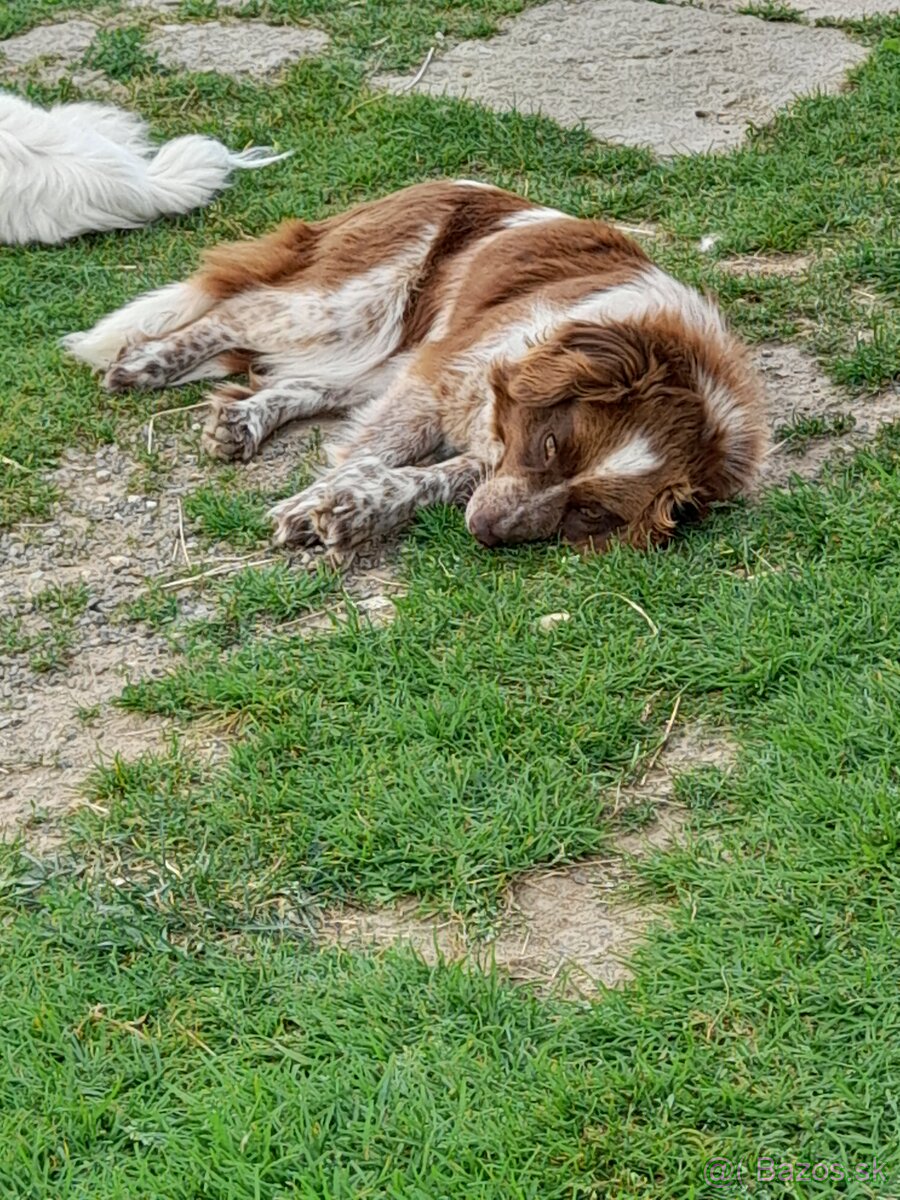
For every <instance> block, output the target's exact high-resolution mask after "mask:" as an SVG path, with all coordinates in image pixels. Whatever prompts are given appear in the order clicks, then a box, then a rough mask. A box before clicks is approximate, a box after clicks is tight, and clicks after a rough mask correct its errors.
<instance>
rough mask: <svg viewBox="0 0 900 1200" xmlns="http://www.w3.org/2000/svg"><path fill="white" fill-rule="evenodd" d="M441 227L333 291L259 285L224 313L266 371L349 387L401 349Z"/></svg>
mask: <svg viewBox="0 0 900 1200" xmlns="http://www.w3.org/2000/svg"><path fill="white" fill-rule="evenodd" d="M435 233H436V227H435V226H429V227H428V228H426V229H425V230H423V231H422V233H421V234H420V236H419V237H417V238H416V239H414V240H411V241H410V242H408V243H407V244H406V246H404V248H403V250H402V251H401V252H400V253H399V254H397V255H395V257H394V258H393V259H390V260H388V261H387V262H385V263H382V264H380V265H379V266H377V267H373V268H372V269H371V270H368V271H363V272H362V273H361V274H359V275H353V276H351V277H350V278H349V279H348V280H347V282H346V283H344V284H343V285H342V286H341V287H339V288H336V289H335V290H334V291H331V292H327V291H322V290H312V289H309V290H306V291H289V290H285V289H280V288H260V289H257V290H254V291H249V292H245V293H243V294H242V295H240V296H238V297H235V299H234V300H233V301H231V302H230V303H229V304H228V305H227V307H225V309H224V315H225V319H226V320H228V321H231V322H234V323H235V324H237V325H238V326H239V328H240V329H241V333H242V336H243V338H244V344H246V345H247V347H248V348H249V349H251V350H255V351H256V352H257V353H259V354H260V355H261V356H262V363H263V367H264V369H266V370H267V371H270V372H271V373H272V374H273V375H274V376H275V377H276V378H277V377H278V376H284V375H293V376H298V377H302V378H305V379H307V380H308V381H309V383H310V384H311V385H313V386H315V387H326V388H349V387H353V386H354V385H355V384H357V383H359V382H360V381H361V380H363V379H364V378H366V377H368V376H369V375H370V374H371V372H373V371H375V370H376V368H379V367H381V366H382V364H383V363H385V361H386V360H387V359H388V358H389V357H390V355H391V354H393V353H394V351H395V350H396V348H397V344H398V343H399V341H400V338H401V335H402V333H403V314H404V312H405V309H406V300H407V296H408V294H409V287H410V284H411V283H412V282H413V281H414V279H415V278H416V276H417V274H418V271H419V270H420V268H421V264H422V262H423V260H424V259H425V257H426V255H427V253H428V249H429V247H430V245H431V242H432V240H433V238H434V236H435Z"/></svg>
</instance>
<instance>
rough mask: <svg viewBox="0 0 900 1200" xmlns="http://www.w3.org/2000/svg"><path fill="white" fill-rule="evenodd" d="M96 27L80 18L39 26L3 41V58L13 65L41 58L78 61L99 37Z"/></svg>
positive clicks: (1, 56)
mask: <svg viewBox="0 0 900 1200" xmlns="http://www.w3.org/2000/svg"><path fill="white" fill-rule="evenodd" d="M97 29H98V26H96V25H94V24H93V23H92V22H91V21H80V20H77V19H73V20H71V21H59V22H57V23H56V24H55V25H38V26H37V28H35V29H29V30H28V32H27V33H20V34H19V35H18V36H17V37H11V38H6V39H5V41H2V42H0V59H5V60H6V62H7V63H8V64H9V65H10V66H14V67H25V66H28V64H29V63H33V62H36V61H37V60H38V59H52V60H54V61H57V62H63V63H70V64H74V63H78V62H81V60H82V58H83V57H84V52H85V50H87V48H88V46H90V45H91V43H92V42H93V40H94V38H95V37H96V36H97Z"/></svg>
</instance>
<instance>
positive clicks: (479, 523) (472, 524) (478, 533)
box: [468, 512, 500, 546]
mask: <svg viewBox="0 0 900 1200" xmlns="http://www.w3.org/2000/svg"><path fill="white" fill-rule="evenodd" d="M468 526H469V533H471V535H472V537H474V538H477V539H478V541H479V542H481V544H482V546H497V545H499V542H500V539H499V538H498V537H497V536H496V534H495V533H494V531H493V529H492V528H491V522H490V520H489V518H488V517H486V516H485V515H484V513H479V512H476V513H472V515H471V516H470V517H469V520H468Z"/></svg>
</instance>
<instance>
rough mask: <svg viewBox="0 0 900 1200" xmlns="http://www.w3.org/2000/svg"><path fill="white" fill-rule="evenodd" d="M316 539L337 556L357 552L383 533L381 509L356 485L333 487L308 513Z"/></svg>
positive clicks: (327, 490)
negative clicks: (380, 517) (379, 514)
mask: <svg viewBox="0 0 900 1200" xmlns="http://www.w3.org/2000/svg"><path fill="white" fill-rule="evenodd" d="M308 520H309V522H310V524H311V526H312V528H313V530H314V531H315V534H316V537H318V539H319V541H320V542H321V543H322V545H323V546H325V548H326V549H327V550H329V551H330V552H331V553H332V554H335V555H337V556H341V555H344V554H346V553H348V552H349V551H352V550H356V549H358V548H359V547H360V546H363V545H365V544H366V543H367V542H372V541H375V540H376V539H377V537H378V534H379V524H378V520H377V506H376V504H375V503H374V501H373V499H372V497H371V496H367V495H365V494H364V493H360V492H359V491H358V490H357V489H355V488H353V487H352V486H341V485H340V484H338V485H336V486H332V487H330V488H328V489H326V491H325V492H324V494H323V495H321V496H320V497H319V498H318V499H317V500H316V501H315V503H314V504H313V505H312V506H311V507H310V508H309V510H308Z"/></svg>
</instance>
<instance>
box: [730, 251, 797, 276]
mask: <svg viewBox="0 0 900 1200" xmlns="http://www.w3.org/2000/svg"><path fill="white" fill-rule="evenodd" d="M812 261H813V260H812V256H811V255H809V254H740V255H737V256H736V257H734V258H723V259H721V260H720V261H719V262H717V263H716V270H718V271H724V272H725V274H726V275H761V276H763V277H767V276H772V275H780V276H782V277H783V278H788V279H791V278H795V277H796V276H799V275H805V274H806V272H807V271H808V270H809V268H810V266H811V265H812Z"/></svg>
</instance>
